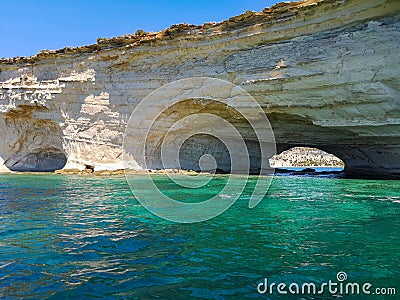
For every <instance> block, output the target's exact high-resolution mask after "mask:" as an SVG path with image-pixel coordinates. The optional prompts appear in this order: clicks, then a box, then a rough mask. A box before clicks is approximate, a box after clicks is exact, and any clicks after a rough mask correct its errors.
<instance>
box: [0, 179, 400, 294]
mask: <svg viewBox="0 0 400 300" xmlns="http://www.w3.org/2000/svg"><path fill="white" fill-rule="evenodd" d="M154 178H155V180H156V181H157V182H158V184H159V186H161V187H162V186H163V184H164V183H165V182H166V178H165V176H155V177H154ZM140 180H141V179H140V176H138V184H140ZM235 180H242V179H240V178H239V177H238V178H237V179H235ZM225 181H226V177H224V176H220V177H218V178H217V179H215V180H213V181H212V182H210V183H209V185H208V186H207V192H208V193H210V192H212V191H215V192H218V191H219V190H220V188H221V185H223V184H224V182H225ZM253 181H254V180H253ZM399 188H400V181H378V180H376V181H373V180H345V179H334V178H312V177H291V176H283V177H276V178H274V179H273V182H272V185H271V188H270V190H269V193H268V194H267V196H266V197H265V199H264V200H263V201H262V202H261V204H260V205H259V206H257V207H256V208H254V209H248V208H247V205H248V201H249V195H250V193H251V184H250V185H249V186H248V188H247V189H246V191H245V193H243V195H242V196H241V197H240V199H239V200H238V201H237V202H236V203H235V204H234V205H233V206H232V207H231V208H230V209H229V210H227V211H226V212H225V213H223V214H222V215H220V216H218V217H217V218H214V219H212V220H209V221H206V222H202V223H196V224H176V223H171V222H168V221H165V220H162V219H160V218H158V217H155V216H153V215H152V214H150V213H149V212H148V211H146V210H145V209H144V208H143V207H142V206H141V205H140V204H139V203H138V202H137V201H136V200H135V199H134V198H133V197H132V195H131V191H130V190H129V187H128V185H127V183H126V181H125V178H124V177H112V178H101V177H85V176H63V175H35V176H32V175H7V176H0V298H1V299H14V298H35V299H37V298H50V299H68V298H81V299H94V298H107V299H191V298H197V299H247V298H249V299H252V298H260V299H299V298H303V299H331V298H332V296H331V295H330V294H322V295H303V296H299V295H296V296H291V295H285V296H280V295H277V294H273V295H270V294H267V295H260V294H258V292H257V284H258V283H260V282H262V281H263V280H264V278H268V282H276V283H280V282H285V283H287V284H290V283H293V282H296V283H298V284H301V283H304V282H314V283H323V282H328V280H336V274H337V273H338V272H340V271H342V272H346V273H347V276H348V280H347V281H350V282H360V283H363V282H369V283H371V284H372V285H373V288H375V287H396V288H397V296H385V297H384V296H378V297H372V296H354V297H352V296H350V297H345V299H347V298H349V299H352V298H354V299H368V298H371V299H396V297H399V296H398V295H399V293H400V284H399V282H400V263H399V262H400V251H399V249H400V191H399ZM181 192H182V191H180V190H179V189H175V190H174V191H173V193H176V194H177V195H179V193H181ZM195 193H198V195H197V196H198V197H199V198H201V197H202V195H201V194H204V193H205V191H204V190H199V191H197V192H195ZM194 197H196V194H194ZM371 290H372V289H371Z"/></svg>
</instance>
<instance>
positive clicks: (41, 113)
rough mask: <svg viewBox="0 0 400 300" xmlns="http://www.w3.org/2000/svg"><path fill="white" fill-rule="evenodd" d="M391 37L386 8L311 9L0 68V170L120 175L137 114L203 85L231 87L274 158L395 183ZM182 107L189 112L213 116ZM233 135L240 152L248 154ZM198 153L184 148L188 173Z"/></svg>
mask: <svg viewBox="0 0 400 300" xmlns="http://www.w3.org/2000/svg"><path fill="white" fill-rule="evenodd" d="M399 29H400V2H399V1H397V0H325V1H315V0H313V1H305V2H292V3H281V4H277V5H275V6H273V7H272V8H268V9H265V10H264V11H262V12H256V13H254V12H246V13H245V14H242V15H240V16H237V17H233V18H231V19H229V20H227V21H224V22H221V23H208V24H204V25H202V26H195V25H187V24H182V25H174V26H172V27H171V28H168V29H166V30H164V31H162V32H159V33H151V34H143V33H138V34H135V35H127V36H122V37H118V38H112V39H99V40H98V43H97V44H95V45H90V46H82V47H78V48H64V49H61V50H55V51H48V50H45V51H42V52H40V53H39V54H37V55H34V56H31V57H17V58H11V59H3V60H1V61H0V81H1V83H0V86H1V89H0V129H1V135H0V162H3V164H4V166H6V167H7V169H9V170H17V171H23V170H26V171H49V170H56V169H61V168H78V169H85V168H88V169H93V168H94V170H95V171H96V170H105V169H107V170H113V169H121V168H123V167H124V164H123V161H122V148H121V145H122V142H123V135H124V131H125V127H126V124H127V121H128V118H129V116H130V114H131V112H132V111H133V109H134V108H135V106H136V105H137V103H139V102H140V101H141V100H142V99H143V98H145V97H146V95H148V94H149V93H150V92H152V91H153V90H155V89H156V88H158V87H161V86H163V85H164V84H167V83H169V82H172V81H175V80H178V79H183V78H189V77H198V76H206V77H213V78H219V79H224V80H227V81H229V82H232V83H234V84H236V85H238V86H240V87H242V88H243V89H245V90H246V91H247V92H249V93H250V94H251V95H252V96H253V97H254V98H255V99H256V100H257V101H258V102H259V104H260V105H261V106H262V108H263V110H264V111H265V113H266V114H267V116H268V118H269V120H270V122H271V124H272V127H273V129H274V133H275V139H276V145H277V151H278V153H280V152H282V151H284V150H287V149H289V148H291V147H296V146H307V147H315V148H318V149H321V150H323V151H326V152H328V153H332V154H334V155H336V156H337V157H339V158H340V159H342V160H343V161H344V163H345V172H346V174H347V175H348V176H365V175H369V176H373V177H388V178H398V177H399V175H400V97H399V96H400V93H399V89H400V76H399V75H400V68H399V67H400V56H399V48H400V30H399ZM188 101H189V102H188V103H187V107H192V108H193V107H194V110H195V111H202V112H207V111H212V112H214V113H217V114H218V109H217V110H216V109H215V108H213V107H212V106H208V105H203V106H202V107H195V104H193V103H192V102H190V101H191V99H188ZM182 105H183V106H185V104H182ZM233 119H235V118H233ZM233 119H232V120H233ZM235 120H239V121H237V122H236V123H238V122H239V123H240V118H239V119H235ZM161 124H162V122H161ZM243 124H244V123H243ZM170 125H171V124H167V123H164V125H163V126H165V128H164V130H167V128H168V127H169V126H170ZM236 125H238V126H239V127H240V124H236ZM210 126H216V125H215V124H210ZM242 128H243V130H242V131H241V134H242V135H243V136H244V139H245V140H246V144H247V145H248V146H249V148H254V147H255V148H257V143H258V141H257V140H255V138H254V136H253V135H252V134H251V132H250V131H247V129H246V126H243V127H242ZM187 130H190V128H188V129H187ZM209 141H210V139H209V138H204V137H199V139H198V140H194V141H193V140H191V141H190V143H188V145H186V146H185V148H184V149H185V151H186V152H185V155H184V156H185V160H186V163H187V164H188V165H191V164H192V160H196V159H197V157H198V156H199V155H200V154H201V153H199V149H203V148H204V149H205V150H204V151H203V152H206V151H207V143H208V142H209ZM132 142H134V141H132ZM261 142H262V141H261ZM191 145H192V146H191ZM199 145H200V146H199ZM201 145H205V146H204V147H203V146H201ZM212 147H213V149H216V152H218V153H219V157H218V160H219V162H218V163H219V164H220V165H223V166H226V165H229V157H227V156H226V154H224V151H223V149H222V148H223V145H222V146H218V145H217V144H215V145H213V146H212ZM220 149H222V150H221V151H219V150H220ZM192 152H193V153H194V155H193V156H191V155H190V153H192ZM253 152H254V153H253V155H254V156H257V151H253ZM228 156H229V155H228ZM256 160H257V159H256ZM137 167H138V168H140V166H137Z"/></svg>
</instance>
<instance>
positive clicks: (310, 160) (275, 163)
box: [269, 147, 345, 173]
mask: <svg viewBox="0 0 400 300" xmlns="http://www.w3.org/2000/svg"><path fill="white" fill-rule="evenodd" d="M269 163H270V165H271V167H273V168H275V169H276V173H285V171H288V172H290V171H293V172H299V173H319V172H324V173H327V172H328V173H329V172H332V173H341V172H343V170H344V167H345V164H344V162H343V160H341V159H340V158H339V157H337V156H335V155H334V154H331V153H328V152H325V151H323V150H321V149H318V148H311V147H292V148H290V149H288V150H285V151H282V152H281V153H279V154H277V155H274V156H273V157H272V158H270V160H269Z"/></svg>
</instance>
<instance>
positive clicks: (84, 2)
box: [0, 0, 280, 57]
mask: <svg viewBox="0 0 400 300" xmlns="http://www.w3.org/2000/svg"><path fill="white" fill-rule="evenodd" d="M277 2H280V1H277V0H264V1H262V0H202V1H195V0H194V1H189V0H181V1H178V0H167V1H155V0H141V1H128V0H125V1H124V0H113V1H105V0H98V1H95V0H81V1H79V0H64V1H61V0H37V1H34V0H18V1H13V0H8V1H5V0H0V4H1V11H2V16H1V18H0V34H1V37H0V57H13V56H27V55H32V54H35V53H37V52H39V51H40V50H42V49H59V48H63V47H65V46H80V45H88V44H93V43H95V42H96V39H97V38H98V37H113V36H119V35H123V34H127V33H134V32H135V31H136V30H137V29H143V30H145V31H159V30H162V29H164V28H166V27H169V26H170V25H172V24H176V23H191V24H202V23H204V22H211V21H222V20H225V19H228V18H229V17H231V16H235V15H238V14H240V13H242V12H245V11H246V10H253V11H260V10H262V9H263V8H264V7H269V6H271V5H273V4H274V3H277Z"/></svg>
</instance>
